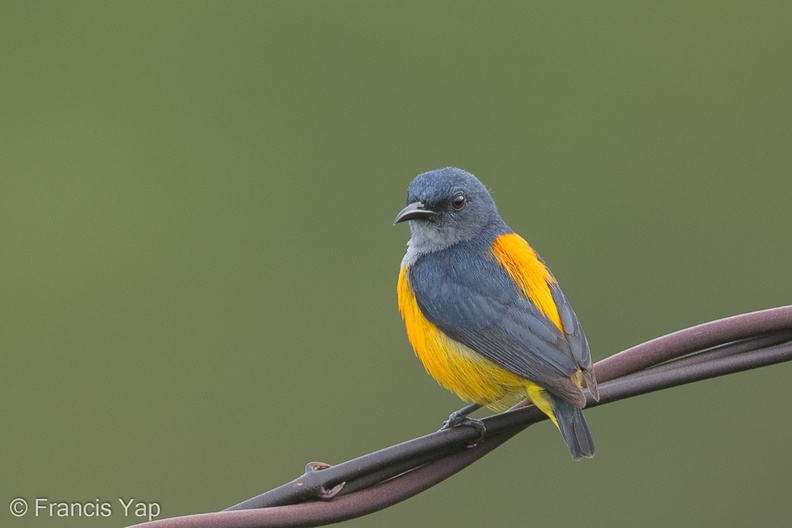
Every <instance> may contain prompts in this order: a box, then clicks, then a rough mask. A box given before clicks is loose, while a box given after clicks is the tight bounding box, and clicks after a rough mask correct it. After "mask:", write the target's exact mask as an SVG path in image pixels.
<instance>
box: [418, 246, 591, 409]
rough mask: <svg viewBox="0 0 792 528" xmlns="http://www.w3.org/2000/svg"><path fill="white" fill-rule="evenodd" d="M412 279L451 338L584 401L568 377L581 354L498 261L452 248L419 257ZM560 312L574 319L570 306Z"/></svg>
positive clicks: (425, 309) (426, 308)
mask: <svg viewBox="0 0 792 528" xmlns="http://www.w3.org/2000/svg"><path fill="white" fill-rule="evenodd" d="M409 280H410V285H411V287H412V288H413V290H414V292H415V296H416V299H417V302H418V306H419V308H420V310H421V312H422V313H423V315H424V316H425V317H426V318H427V319H428V320H429V321H430V322H432V323H433V324H434V325H436V326H437V327H438V328H439V329H440V330H441V331H443V332H444V333H445V334H446V335H448V336H449V337H450V338H452V339H454V340H456V341H458V342H460V343H462V344H464V345H465V346H467V347H468V348H471V349H472V350H474V351H476V352H478V353H479V354H481V355H482V356H484V357H485V358H487V359H489V360H490V361H492V362H493V363H495V364H497V365H498V366H500V367H502V368H504V369H506V370H509V371H510V372H513V373H515V374H517V375H519V376H522V377H524V378H526V379H527V380H529V381H532V382H534V383H536V384H538V385H540V386H542V387H544V388H546V389H548V390H549V391H550V392H553V393H555V394H556V395H557V396H559V397H561V398H563V399H565V400H567V401H569V402H570V403H573V404H576V405H578V406H582V405H583V404H584V403H585V399H584V397H583V394H582V392H581V390H580V388H579V387H578V386H577V385H576V384H575V382H574V381H573V380H572V379H570V377H571V376H573V375H574V374H575V373H576V372H577V370H578V368H579V366H580V365H579V362H578V356H580V355H582V353H581V352H577V353H575V352H573V351H572V348H571V343H570V341H568V339H567V337H566V336H565V334H564V333H563V332H562V331H561V330H560V329H559V328H558V327H557V326H556V325H555V324H554V323H553V322H552V321H551V320H550V319H549V318H548V317H547V316H546V315H545V314H543V313H542V312H541V311H540V309H539V308H537V306H536V305H535V304H534V303H533V302H531V301H530V300H529V299H528V298H527V297H526V296H525V295H524V294H523V293H522V291H521V290H520V288H519V287H518V286H517V285H516V284H515V282H514V281H513V280H512V278H511V277H510V276H509V274H508V273H507V272H506V270H505V268H504V267H503V266H501V265H500V264H499V263H498V262H497V261H496V260H494V259H492V258H489V257H487V256H486V255H480V254H476V253H475V252H474V253H473V254H472V255H471V253H469V252H468V251H467V250H466V248H462V247H454V248H449V249H447V250H444V251H440V252H436V253H430V254H428V255H425V256H424V257H423V258H421V259H419V260H418V261H417V262H416V263H414V264H413V266H411V268H410V274H409ZM547 287H548V288H549V287H550V285H549V284H548V285H547ZM555 287H556V288H557V286H555ZM559 291H560V290H559ZM566 304H567V305H568V303H566ZM561 312H562V313H561V314H560V315H561V317H562V318H568V317H572V318H574V313H573V312H571V309H570V311H569V312H568V313H567V312H566V310H564V309H562V310H561ZM573 326H574V325H570V327H573ZM576 328H577V329H578V331H579V325H578V326H577V327H576ZM580 335H581V336H582V333H581V334H580ZM584 341H585V339H584Z"/></svg>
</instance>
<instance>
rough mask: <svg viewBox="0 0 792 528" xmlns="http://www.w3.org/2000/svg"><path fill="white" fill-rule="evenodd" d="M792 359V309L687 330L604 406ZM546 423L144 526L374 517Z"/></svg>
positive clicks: (435, 442)
mask: <svg viewBox="0 0 792 528" xmlns="http://www.w3.org/2000/svg"><path fill="white" fill-rule="evenodd" d="M790 360H792V306H783V307H779V308H773V309H769V310H762V311H759V312H752V313H748V314H743V315H737V316H734V317H728V318H726V319H720V320H717V321H713V322H710V323H705V324H702V325H698V326H694V327H691V328H688V329H685V330H680V331H678V332H674V333H671V334H668V335H665V336H662V337H659V338H657V339H653V340H651V341H647V342H646V343H643V344H640V345H637V346H635V347H632V348H630V349H628V350H625V351H623V352H620V353H618V354H615V355H613V356H611V357H609V358H607V359H604V360H602V361H600V362H599V363H597V364H596V365H595V367H594V368H595V371H596V374H597V379H598V380H599V381H600V390H599V392H600V400H599V402H595V401H593V400H592V399H591V398H589V400H588V406H589V407H595V406H598V405H604V404H607V403H611V402H614V401H618V400H621V399H624V398H630V397H633V396H638V395H640V394H646V393H648V392H652V391H656V390H660V389H665V388H669V387H674V386H677V385H681V384H685V383H692V382H694V381H699V380H703V379H707V378H712V377H716V376H723V375H726V374H731V373H734V372H740V371H743V370H749V369H753V368H758V367H763V366H767V365H772V364H775V363H780V362H783V361H790ZM546 418H547V417H546V416H545V415H544V414H542V413H541V412H539V411H538V410H537V409H536V408H535V407H533V406H528V407H523V408H519V409H515V410H510V411H507V412H504V413H500V414H496V415H493V416H490V417H487V418H484V419H483V420H482V421H483V422H484V424H485V426H486V428H487V433H486V436H485V438H484V441H482V442H479V443H477V444H475V445H474V446H473V447H470V446H471V444H472V443H474V442H475V441H476V440H478V435H479V433H478V432H477V431H476V430H475V429H473V428H471V427H458V428H455V429H451V430H447V431H439V432H435V433H432V434H428V435H426V436H422V437H419V438H415V439H413V440H409V441H407V442H403V443H400V444H397V445H394V446H391V447H388V448H385V449H381V450H379V451H375V452H373V453H370V454H367V455H364V456H361V457H358V458H355V459H352V460H349V461H347V462H343V463H341V464H338V465H335V466H329V465H327V464H322V463H319V462H312V463H309V464H308V465H307V466H306V472H305V474H303V475H302V476H301V477H299V478H297V479H295V480H293V481H292V482H289V483H287V484H284V485H282V486H280V487H277V488H275V489H273V490H270V491H268V492H266V493H263V494H261V495H258V496H256V497H253V498H251V499H248V500H246V501H244V502H241V503H239V504H237V505H235V506H231V507H230V508H228V509H227V510H224V511H222V512H216V513H203V514H196V515H188V516H184V517H175V518H172V519H162V520H157V521H152V522H148V523H143V524H139V525H136V528H197V527H212V528H231V527H234V528H243V527H244V528H254V527H265V526H266V527H308V526H321V525H325V524H331V523H335V522H339V521H343V520H347V519H352V518H355V517H360V516H362V515H366V514H368V513H372V512H375V511H378V510H381V509H383V508H386V507H388V506H391V505H393V504H396V503H398V502H400V501H403V500H405V499H407V498H409V497H412V496H414V495H416V494H418V493H420V492H422V491H424V490H426V489H427V488H429V487H431V486H433V485H435V484H437V483H438V482H440V481H442V480H444V479H446V478H448V477H450V476H451V475H453V474H455V473H457V472H458V471H460V470H462V469H463V468H465V467H467V466H468V465H470V464H472V463H473V462H475V461H476V460H478V459H480V458H481V457H483V456H484V455H486V454H487V453H489V452H490V451H492V450H493V449H495V448H497V447H498V446H500V445H501V444H502V443H503V442H505V441H507V440H508V439H510V438H512V437H513V436H514V435H516V434H517V433H519V432H520V431H522V430H523V429H525V428H526V427H528V426H530V425H532V424H534V423H537V422H539V421H542V420H544V419H546Z"/></svg>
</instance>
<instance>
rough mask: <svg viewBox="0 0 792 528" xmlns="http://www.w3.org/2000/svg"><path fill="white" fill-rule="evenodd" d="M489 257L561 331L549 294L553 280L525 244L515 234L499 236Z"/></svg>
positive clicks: (559, 319)
mask: <svg viewBox="0 0 792 528" xmlns="http://www.w3.org/2000/svg"><path fill="white" fill-rule="evenodd" d="M492 255H493V256H494V257H495V260H497V261H498V262H499V263H500V264H501V266H503V267H504V268H505V269H506V272H507V273H508V274H509V276H510V277H511V278H512V280H513V281H514V282H515V283H517V285H518V286H519V287H520V289H521V290H522V292H523V293H524V294H525V296H526V297H527V298H528V299H529V300H530V301H531V302H532V303H534V305H536V307H537V308H539V311H540V312H542V313H543V314H544V315H545V317H547V318H548V319H550V321H552V322H553V324H554V325H556V326H557V327H558V329H559V330H561V331H562V332H563V331H564V329H563V327H562V326H561V317H560V316H559V315H558V308H557V307H556V304H555V301H553V294H552V293H551V291H550V285H552V284H555V283H556V281H555V278H554V277H553V275H552V274H551V273H550V270H548V269H547V266H545V265H544V263H543V262H542V261H541V260H539V256H538V255H537V254H536V251H534V250H533V248H532V247H531V246H529V245H528V242H526V241H525V240H524V239H523V238H522V237H521V236H520V235H518V234H516V233H508V234H506V235H500V236H498V237H497V238H495V241H494V242H493V243H492Z"/></svg>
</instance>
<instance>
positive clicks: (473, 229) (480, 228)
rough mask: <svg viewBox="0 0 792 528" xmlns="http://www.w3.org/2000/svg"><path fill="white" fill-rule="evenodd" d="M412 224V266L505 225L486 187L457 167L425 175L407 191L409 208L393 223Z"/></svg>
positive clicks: (410, 253) (419, 177) (409, 256)
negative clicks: (428, 255)
mask: <svg viewBox="0 0 792 528" xmlns="http://www.w3.org/2000/svg"><path fill="white" fill-rule="evenodd" d="M405 221H409V223H410V224H409V225H410V236H411V238H410V242H409V243H408V245H409V249H408V251H407V255H405V263H409V262H410V261H412V260H414V259H415V258H417V257H419V256H420V255H423V254H426V253H430V252H432V251H440V250H442V249H445V248H447V247H450V246H453V245H454V244H457V243H459V242H465V241H468V240H472V239H473V238H475V237H477V236H479V235H480V234H481V233H483V232H484V231H486V230H488V229H489V228H492V227H493V226H498V225H503V221H502V220H501V218H500V215H499V214H498V209H497V208H496V207H495V202H494V200H493V199H492V196H490V194H489V192H487V189H486V187H484V185H483V184H482V183H481V182H480V181H479V180H478V179H477V178H476V177H475V176H473V175H472V174H470V173H469V172H466V171H463V170H462V169H457V168H455V167H445V168H443V169H436V170H433V171H429V172H424V173H423V174H419V175H418V176H416V177H415V179H414V180H413V181H412V183H410V186H409V188H408V189H407V207H405V208H404V209H402V210H401V211H400V212H399V214H398V215H397V216H396V220H394V224H397V223H399V222H405Z"/></svg>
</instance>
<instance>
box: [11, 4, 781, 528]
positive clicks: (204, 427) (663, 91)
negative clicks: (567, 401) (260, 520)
mask: <svg viewBox="0 0 792 528" xmlns="http://www.w3.org/2000/svg"><path fill="white" fill-rule="evenodd" d="M790 20H792V6H791V5H790V4H786V3H775V2H773V3H770V2H768V3H763V2H754V3H728V4H727V3H721V2H709V3H701V2H699V3H690V2H665V3H657V4H655V3H637V2H620V3H608V4H598V3H582V2H581V3H567V4H564V5H563V6H556V5H553V4H551V3H539V2H506V3H498V4H492V3H484V2H477V3H474V2H456V1H455V2H432V3H426V2H410V3H405V2H399V3H384V2H382V3H375V2H322V3H319V2H311V3H292V2H229V3H226V2H215V3H206V2H160V1H151V2H134V3H133V2H123V3H114V2H7V1H6V2H3V3H2V4H1V5H0V42H2V58H1V59H0V60H1V61H2V62H1V63H0V64H1V65H2V81H0V83H2V88H0V90H1V91H0V105H1V107H0V140H1V141H2V147H0V171H1V172H2V174H1V175H0V178H2V180H1V181H0V184H1V187H0V243H1V244H2V259H1V260H0V322H1V323H0V324H2V330H0V347H2V358H3V362H2V374H0V397H1V398H2V402H3V403H2V406H0V420H2V421H1V423H2V426H0V427H1V428H0V464H1V465H0V511H1V512H2V513H0V524H2V525H4V526H9V527H11V528H17V527H27V526H42V527H71V526H110V527H116V526H124V525H127V524H132V523H133V522H136V521H138V519H136V518H133V517H130V518H124V516H123V510H122V509H121V508H120V506H119V505H118V504H117V500H118V498H119V497H122V498H125V499H129V498H132V497H134V498H136V499H137V500H140V501H156V502H158V503H159V504H160V505H161V507H162V515H161V516H162V517H170V516H177V515H184V514H189V513H196V512H205V511H213V510H218V509H222V508H224V507H227V506H229V505H231V504H234V503H236V502H239V501H241V500H244V499H246V498H248V497H250V496H253V495H256V494H258V493H260V492H262V491H265V490H267V489H270V488H272V487H275V486H277V485H279V484H281V483H284V482H286V481H288V480H291V479H292V478H294V477H296V476H298V475H299V474H300V473H301V472H302V468H303V465H304V464H305V463H306V462H308V461H311V460H321V461H324V462H329V463H337V462H341V461H344V460H347V459H349V458H352V457H355V456H358V455H361V454H363V453H367V452H369V451H372V450H375V449H378V448H381V447H384V446H387V445H390V444H393V443H396V442H399V441H402V440H405V439H408V438H411V437H414V436H418V435H421V434H424V433H426V432H428V431H432V430H434V429H435V428H436V427H437V426H438V425H439V424H440V423H441V421H442V420H443V418H444V417H445V416H446V415H447V414H448V413H449V412H450V411H452V410H454V409H455V408H457V407H459V406H460V404H461V402H459V401H458V400H457V399H456V398H455V397H454V396H453V395H452V394H450V393H447V392H445V391H444V390H443V389H442V388H440V387H439V386H437V385H436V384H435V383H434V382H433V381H432V380H431V379H430V378H429V377H428V376H427V375H426V374H425V373H424V371H423V369H422V367H421V365H420V363H419V362H418V360H417V359H416V358H415V357H414V356H413V354H412V352H411V350H410V348H409V345H408V343H407V340H406V338H405V336H404V332H403V328H402V323H401V320H400V318H399V315H398V313H397V310H396V299H395V281H396V273H397V268H398V264H399V261H400V259H401V257H402V254H403V251H404V248H405V242H406V241H407V238H408V230H407V228H406V226H397V227H392V226H391V222H392V221H393V218H394V216H395V214H396V212H397V211H398V210H399V209H400V208H401V207H402V206H403V205H404V200H405V195H406V187H407V184H408V183H409V182H410V180H411V179H412V178H413V176H414V175H415V174H417V173H419V172H423V171H426V170H430V169H433V168H437V167H442V166H446V165H456V166H459V167H462V168H465V169H467V170H469V171H471V172H473V173H475V174H476V175H478V176H479V177H480V178H481V179H482V180H483V181H484V182H485V184H486V185H487V186H488V187H489V188H490V189H491V190H492V192H493V195H494V197H495V199H496V200H497V202H498V205H499V208H500V210H501V213H502V214H503V216H504V218H505V219H506V221H507V222H508V223H509V224H510V225H511V226H512V228H514V229H515V230H516V231H518V232H520V233H521V234H523V235H524V236H525V237H526V238H527V239H528V240H529V241H531V243H532V244H533V245H534V246H535V247H536V248H537V249H538V250H539V251H540V253H541V254H542V255H543V257H544V258H545V260H546V261H547V262H548V263H549V264H550V266H551V268H552V269H553V271H554V272H555V274H556V276H557V277H558V278H559V280H560V282H561V284H562V285H563V287H564V290H565V292H566V293H567V296H568V297H569V298H570V300H571V301H572V303H573V304H574V306H575V309H576V311H577V313H578V315H579V316H580V318H581V320H582V321H583V324H584V327H585V329H586V331H587V334H588V336H589V340H590V342H591V345H592V350H593V355H594V357H595V359H602V358H604V357H606V356H609V355H611V354H613V353H615V352H618V351H619V350H622V349H624V348H627V347H629V346H632V345H634V344H637V343H640V342H642V341H645V340H648V339H650V338H653V337H656V336H658V335H662V334H665V333H667V332H671V331H674V330H677V329H680V328H684V327H688V326H691V325H694V324H697V323H701V322H705V321H708V320H712V319H717V318H720V317H724V316H728V315H733V314H737V313H742V312H747V311H752V310H757V309H762V308H768V307H773V306H778V305H783V304H787V303H789V302H790V299H792V281H791V280H790V260H791V259H792V237H790V235H789V226H790V222H791V221H792V212H791V211H790V198H792V60H790V57H792V32H791V31H790V30H789V27H790V25H789V22H790ZM790 374H792V366H790V365H780V366H774V367H770V368H766V369H761V370H758V371H752V372H748V373H742V374H737V375H733V376H729V377H726V378H721V379H718V380H712V381H707V382H703V383H696V384H694V385H689V386H685V387H681V388H677V389H673V390H669V391H664V392H660V393H655V394H652V395H648V396H643V397H640V398H636V399H632V400H629V401H625V402H622V403H618V404H614V405H608V406H606V407H602V408H597V409H592V410H591V411H589V412H588V413H587V416H588V419H589V423H590V425H591V428H592V430H593V433H594V436H595V438H596V441H597V446H598V452H597V456H596V457H595V458H594V459H592V460H589V461H583V462H580V463H574V462H573V461H572V460H571V459H570V458H569V456H568V454H567V451H566V448H565V447H564V445H563V442H562V441H561V438H560V437H559V436H558V433H557V432H556V431H554V430H553V429H552V428H551V426H549V425H548V424H547V423H543V424H541V425H538V426H536V427H534V428H531V429H530V430H529V431H527V432H526V433H524V434H522V435H520V436H519V437H517V438H515V439H514V440H512V441H511V442H509V443H508V444H506V445H505V446H504V447H502V448H501V449H499V450H498V451H496V452H495V453H493V454H492V455H490V456H488V457H487V458H485V459H484V460H482V461H481V462H479V463H477V464H475V465H474V466H472V467H471V468H469V469H467V470H466V471H464V472H462V473H461V474H459V475H457V476H455V477H454V478H452V479H451V480H449V481H446V482H445V483H443V484H441V485H439V486H437V487H435V488H433V489H431V490H429V491H428V492H426V493H424V494H422V495H420V496H419V497H416V498H414V499H411V500H409V501H407V502H405V503H402V504H399V505H397V506H395V507H393V508H390V509H388V510H386V511H384V512H380V513H377V514H374V515H372V516H369V517H365V518H362V519H358V520H355V521H351V522H349V523H347V526H350V527H352V526H378V527H389V526H405V525H418V526H431V525H437V524H440V523H444V524H447V525H459V526H473V525H478V526H528V525H537V526H571V525H573V524H583V525H586V526H606V525H607V526H613V527H621V526H630V527H632V526H644V527H654V526H658V527H660V526H663V527H664V526H668V525H679V526H713V525H718V526H735V527H736V526H745V525H750V526H782V525H785V523H788V522H789V517H790V515H791V514H792V506H790V502H789V491H790V489H792V475H790V455H789V442H790V433H791V432H792V417H790V412H789V409H790V406H792V394H791V393H790V391H789V389H788V380H789V377H790ZM14 497H24V498H27V499H29V500H32V499H34V498H36V497H46V498H48V499H49V500H50V501H69V502H71V501H81V502H92V501H96V500H97V499H98V500H100V501H105V500H106V501H111V502H113V503H114V509H113V515H112V516H111V517H110V518H104V519H95V518H91V519H87V518H82V519H60V518H57V517H56V518H48V517H43V518H42V517H39V518H34V517H33V516H32V513H29V514H28V515H27V516H25V517H24V518H14V517H12V516H11V514H10V513H9V503H10V502H11V500H12V499H13V498H14Z"/></svg>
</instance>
